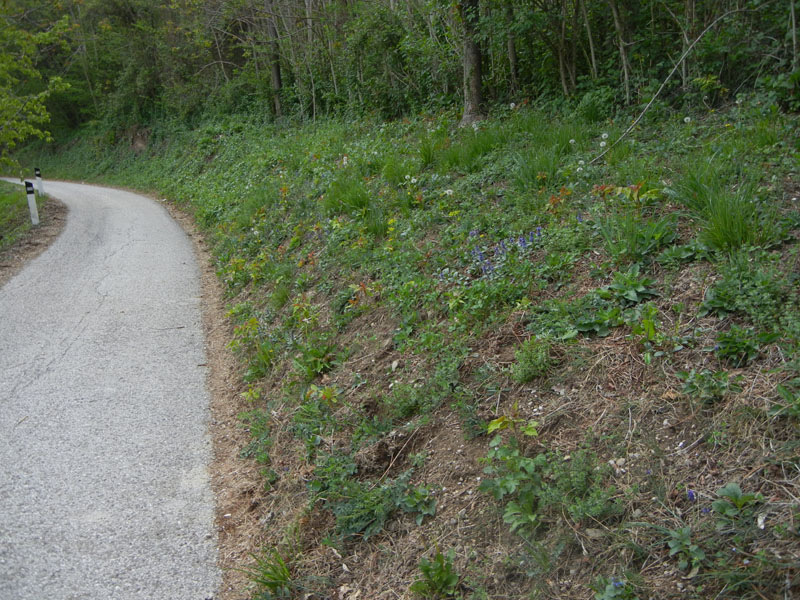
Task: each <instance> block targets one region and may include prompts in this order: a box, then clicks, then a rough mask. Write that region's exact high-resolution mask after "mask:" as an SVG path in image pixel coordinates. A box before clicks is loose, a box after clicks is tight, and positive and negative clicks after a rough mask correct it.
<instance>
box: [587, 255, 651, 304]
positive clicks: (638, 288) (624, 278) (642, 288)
mask: <svg viewBox="0 0 800 600" xmlns="http://www.w3.org/2000/svg"><path fill="white" fill-rule="evenodd" d="M654 284H655V281H654V280H653V279H651V278H649V277H641V276H640V274H639V265H638V264H634V265H631V266H630V267H628V269H627V270H626V271H617V272H616V273H614V280H613V281H612V283H611V284H609V285H608V286H607V287H605V288H601V289H600V290H598V291H597V294H598V295H599V296H600V297H601V298H604V299H614V300H616V301H618V302H620V303H621V304H622V305H623V306H632V305H634V304H638V303H639V302H642V301H644V300H647V299H648V298H653V297H655V296H658V295H659V294H658V292H656V291H655V290H654V289H653V288H652V287H651V286H653V285H654Z"/></svg>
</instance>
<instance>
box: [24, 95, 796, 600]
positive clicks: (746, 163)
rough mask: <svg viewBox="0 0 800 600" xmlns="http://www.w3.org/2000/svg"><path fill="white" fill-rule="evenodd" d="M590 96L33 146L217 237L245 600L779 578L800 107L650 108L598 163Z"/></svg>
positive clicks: (792, 410)
mask: <svg viewBox="0 0 800 600" xmlns="http://www.w3.org/2000/svg"><path fill="white" fill-rule="evenodd" d="M592 116H593V115H592V114H584V115H577V116H576V115H552V114H544V113H541V112H538V111H536V110H529V109H522V110H516V111H507V112H506V113H505V114H502V115H497V116H496V117H495V118H493V119H491V120H489V121H487V122H485V123H483V124H482V125H481V127H480V128H479V129H478V130H476V131H472V130H466V131H459V130H457V129H456V128H455V123H456V122H455V119H454V118H453V116H452V115H440V116H437V117H433V118H428V119H422V118H420V119H416V120H412V121H405V122H394V123H384V124H380V123H368V124H364V123H342V122H335V121H328V122H323V123H320V124H318V125H316V126H306V127H298V128H292V129H274V128H271V127H268V126H256V125H246V124H244V125H243V124H241V121H234V120H231V123H229V124H228V123H215V124H210V125H207V126H205V127H203V128H201V129H199V130H197V131H192V132H188V131H184V132H175V131H173V132H171V133H169V134H168V135H167V134H166V133H163V132H162V133H159V132H155V134H154V135H153V136H152V137H151V139H150V143H149V147H148V149H147V150H146V151H145V152H143V153H141V154H137V153H135V152H134V151H133V150H132V149H131V148H130V146H129V145H128V144H124V143H122V144H120V145H118V146H117V147H116V149H109V148H107V147H106V146H105V145H104V144H103V142H102V138H101V137H100V136H98V137H97V138H92V137H91V136H89V135H84V136H83V137H80V138H78V139H77V140H75V141H74V142H73V143H72V144H71V145H70V146H69V147H67V148H65V149H63V151H62V152H61V153H60V154H57V155H47V156H42V157H37V160H39V162H41V164H42V166H43V168H45V169H46V171H45V173H46V174H47V175H48V176H59V177H72V178H81V179H87V180H96V181H106V182H110V183H116V184H124V185H128V186H133V187H139V188H142V189H155V190H158V191H159V193H161V194H164V195H166V196H168V197H169V198H171V199H173V200H175V201H176V202H178V203H179V204H181V205H183V206H185V207H187V208H189V209H190V210H191V211H192V212H193V213H194V214H195V216H196V219H197V221H198V223H199V224H200V225H201V226H202V227H203V228H204V229H205V230H206V231H207V232H208V234H209V237H210V239H212V240H213V243H214V247H215V253H216V257H217V260H218V268H219V274H220V277H221V278H222V280H223V281H224V283H225V285H226V286H227V291H228V294H229V295H230V302H231V310H230V315H231V318H232V319H233V320H234V321H235V323H236V330H235V331H236V335H235V339H234V340H233V341H232V346H233V348H234V349H235V351H236V352H237V353H238V354H239V355H240V356H241V359H242V361H243V364H244V366H243V377H244V380H245V382H246V391H245V392H244V393H245V395H246V397H247V398H249V400H250V401H251V403H252V411H250V412H249V413H248V414H246V415H244V416H243V421H244V422H245V423H246V425H247V427H249V429H250V431H251V433H252V443H251V444H250V445H249V446H248V447H246V448H243V449H242V456H243V457H244V458H245V459H246V460H254V461H258V462H259V463H260V464H261V465H262V466H263V474H264V490H263V492H261V491H259V492H257V494H256V495H257V500H258V502H254V506H257V508H255V510H258V511H260V513H261V514H262V515H263V522H264V523H265V526H264V532H263V542H264V546H265V552H264V554H263V557H262V558H261V560H260V562H259V564H258V566H257V569H256V570H257V571H258V577H257V578H258V580H259V581H260V584H259V587H258V588H257V589H258V592H256V591H254V592H253V595H254V596H258V597H261V598H270V597H291V596H297V597H304V596H303V594H306V593H313V592H315V593H316V594H317V595H315V596H312V597H325V598H330V597H339V598H355V597H360V598H379V597H392V598H394V597H412V596H414V595H416V596H420V597H428V598H434V597H463V598H475V599H477V598H527V597H542V598H556V597H558V598H587V597H592V596H593V595H595V597H597V598H602V599H611V598H650V597H652V598H666V597H683V598H717V597H718V598H778V597H784V596H785V595H786V594H788V595H789V596H790V595H791V594H792V593H796V590H797V588H798V586H800V573H799V572H798V567H797V565H798V564H800V537H798V534H799V533H800V532H799V531H798V526H799V525H800V506H799V505H798V498H800V468H799V467H798V457H800V443H799V442H798V423H800V360H798V359H799V358H800V355H799V354H798V350H799V349H800V312H798V308H799V306H798V304H799V303H800V298H799V297H798V280H797V277H798V272H799V271H798V260H800V255H799V254H798V252H799V251H800V246H798V238H797V234H798V231H799V227H800V213H798V206H797V200H796V197H797V196H798V195H800V173H799V169H798V147H797V142H798V138H797V136H796V132H797V118H796V117H788V116H785V115H781V114H779V113H777V112H774V111H771V110H770V109H768V108H765V107H763V106H761V105H758V104H755V103H753V104H748V103H744V104H741V105H738V106H733V107H731V108H730V109H728V110H726V111H724V112H720V113H707V114H698V115H692V118H691V119H684V115H675V114H670V113H669V112H666V111H662V112H660V113H659V114H657V115H656V113H655V111H654V113H653V115H648V120H647V122H646V124H644V125H643V126H641V127H640V128H638V129H637V130H636V131H635V132H634V133H633V135H632V136H630V137H629V138H627V139H625V140H623V141H622V142H620V143H619V144H618V145H616V146H615V147H614V148H613V149H612V150H611V151H610V152H609V153H608V154H607V155H606V157H605V158H604V159H603V160H601V161H599V162H598V163H597V164H591V163H590V161H591V159H592V158H594V157H595V156H596V155H597V154H598V153H599V152H600V151H601V149H604V148H605V147H607V145H610V144H611V143H613V142H614V141H615V140H616V139H617V137H618V136H619V135H620V133H621V131H622V129H623V126H622V125H623V124H622V123H614V124H612V123H610V122H608V121H600V122H593V121H592V119H591V117H592ZM343 564H344V565H346V567H347V568H346V569H345V568H343V566H342V565H343ZM357 592H360V596H358V595H357ZM337 593H338V594H339V595H338V596H336V594H337ZM259 594H260V595H259ZM786 597H788V596H786Z"/></svg>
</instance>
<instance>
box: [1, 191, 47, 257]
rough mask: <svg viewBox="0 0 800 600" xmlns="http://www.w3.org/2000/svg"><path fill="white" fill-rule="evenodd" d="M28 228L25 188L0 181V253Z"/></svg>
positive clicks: (28, 219) (28, 214) (29, 224)
mask: <svg viewBox="0 0 800 600" xmlns="http://www.w3.org/2000/svg"><path fill="white" fill-rule="evenodd" d="M38 204H41V201H39V202H38ZM30 228H31V219H30V213H29V212H28V200H27V198H26V196H25V188H21V187H20V186H18V185H14V184H12V183H6V182H5V181H0V251H2V250H4V249H5V248H8V247H9V246H11V245H12V244H14V243H15V242H16V241H17V240H18V239H19V238H20V236H22V235H24V234H25V232H26V231H28V230H29V229H30Z"/></svg>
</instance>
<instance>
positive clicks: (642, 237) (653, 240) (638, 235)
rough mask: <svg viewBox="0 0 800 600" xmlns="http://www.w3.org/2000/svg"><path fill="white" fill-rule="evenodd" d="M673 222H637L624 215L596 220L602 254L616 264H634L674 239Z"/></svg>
mask: <svg viewBox="0 0 800 600" xmlns="http://www.w3.org/2000/svg"><path fill="white" fill-rule="evenodd" d="M675 228H676V225H675V220H674V219H672V218H663V219H658V220H655V221H654V220H650V219H641V218H640V217H638V216H637V215H636V214H634V213H631V212H628V213H624V214H622V215H615V216H612V217H607V218H601V219H598V220H597V229H598V231H599V232H600V235H601V237H602V238H603V241H604V242H605V247H606V251H607V252H608V253H609V254H610V255H611V257H612V259H613V260H614V262H615V263H617V264H625V263H636V262H640V261H642V260H644V259H645V258H647V257H649V256H650V255H651V254H652V253H653V252H655V251H656V250H658V249H660V248H663V247H664V246H666V245H668V244H670V243H672V242H673V241H674V240H675V237H676V233H675Z"/></svg>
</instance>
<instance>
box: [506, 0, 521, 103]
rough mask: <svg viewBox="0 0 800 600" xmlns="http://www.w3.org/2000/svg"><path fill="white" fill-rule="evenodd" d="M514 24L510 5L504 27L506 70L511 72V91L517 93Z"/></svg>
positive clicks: (517, 80)
mask: <svg viewBox="0 0 800 600" xmlns="http://www.w3.org/2000/svg"><path fill="white" fill-rule="evenodd" d="M513 23H514V7H513V6H511V5H510V4H508V5H506V27H507V28H508V29H507V30H508V41H507V42H506V47H507V49H508V68H509V71H510V72H511V91H512V93H517V92H518V91H519V66H518V64H517V42H516V39H515V37H514V34H513V33H512V31H511V26H512V24H513Z"/></svg>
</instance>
